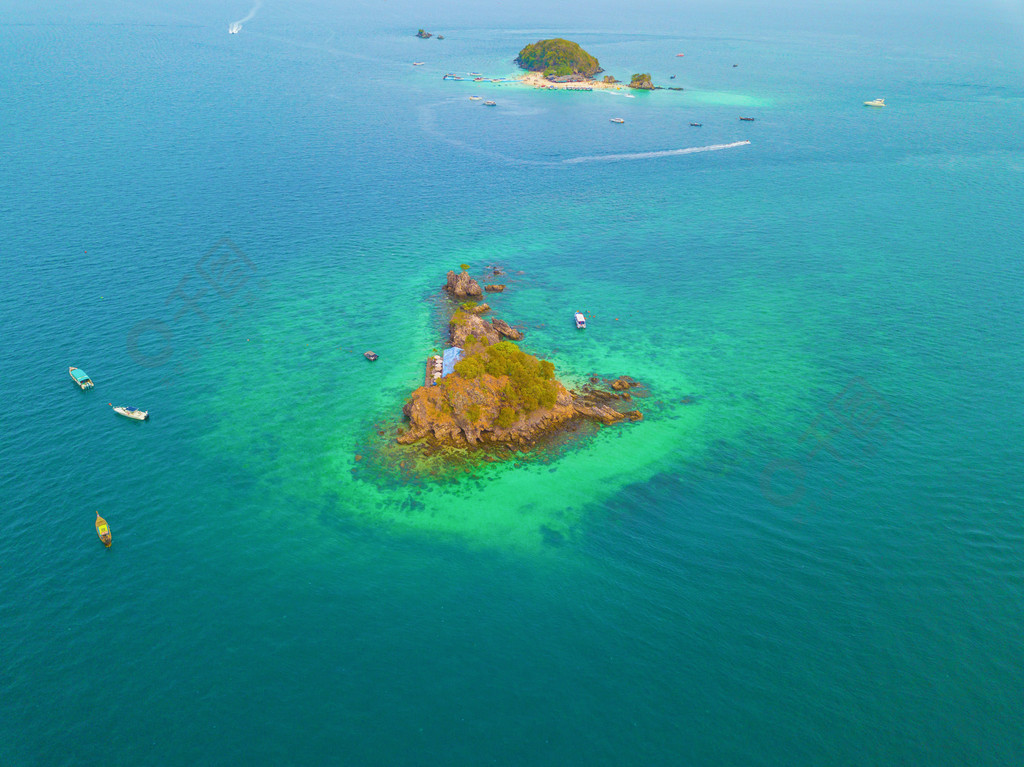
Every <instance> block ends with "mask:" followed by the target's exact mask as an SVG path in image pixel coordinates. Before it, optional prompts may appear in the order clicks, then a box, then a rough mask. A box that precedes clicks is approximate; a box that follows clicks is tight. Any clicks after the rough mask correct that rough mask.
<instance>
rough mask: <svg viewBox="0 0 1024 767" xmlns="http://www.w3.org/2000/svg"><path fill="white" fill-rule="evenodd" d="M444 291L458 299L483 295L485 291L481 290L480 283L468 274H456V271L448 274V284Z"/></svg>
mask: <svg viewBox="0 0 1024 767" xmlns="http://www.w3.org/2000/svg"><path fill="white" fill-rule="evenodd" d="M444 289H445V290H447V291H448V292H449V293H451V294H452V295H453V296H455V297H456V298H465V297H466V296H482V295H483V291H482V290H480V283H478V282H477V281H476V280H474V279H473V278H472V277H470V276H469V274H467V273H466V272H456V271H455V270H452V271H449V272H448V282H447V284H445V286H444Z"/></svg>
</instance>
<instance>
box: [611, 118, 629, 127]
mask: <svg viewBox="0 0 1024 767" xmlns="http://www.w3.org/2000/svg"><path fill="white" fill-rule="evenodd" d="M609 122H613V123H618V124H619V125H622V123H624V122H626V121H625V120H623V119H622V118H621V117H612V118H611V119H610V120H609Z"/></svg>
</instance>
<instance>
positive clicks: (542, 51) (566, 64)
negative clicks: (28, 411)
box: [516, 37, 601, 77]
mask: <svg viewBox="0 0 1024 767" xmlns="http://www.w3.org/2000/svg"><path fill="white" fill-rule="evenodd" d="M516 64H518V65H519V66H520V67H522V68H523V69H528V70H530V71H531V72H543V73H544V76H545V77H567V76H571V75H582V76H583V77H593V76H594V75H595V74H597V73H598V72H600V71H601V66H600V64H598V62H597V59H596V58H594V57H593V56H591V55H590V54H589V53H587V52H586V51H585V50H583V49H582V48H581V47H580V46H579V44H578V43H574V42H572V41H571V40H564V39H562V38H561V37H556V38H554V39H551V40H540V41H538V42H536V43H533V44H531V45H527V46H526V47H525V48H523V49H522V50H521V51H519V55H518V56H517V57H516Z"/></svg>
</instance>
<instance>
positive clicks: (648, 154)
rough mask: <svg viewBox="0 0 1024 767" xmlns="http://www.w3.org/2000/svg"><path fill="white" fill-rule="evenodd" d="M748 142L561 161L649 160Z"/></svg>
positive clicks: (569, 162) (571, 162)
mask: <svg viewBox="0 0 1024 767" xmlns="http://www.w3.org/2000/svg"><path fill="white" fill-rule="evenodd" d="M749 143H750V142H749V141H734V142H733V143H731V144H711V145H710V146H691V147H687V148H686V149H665V150H662V151H660V152H634V153H632V154H601V155H590V156H587V157H570V158H569V159H568V160H562V162H563V163H564V164H567V165H574V164H576V163H580V162H618V161H619V160H650V159H653V158H655V157H675V156H676V155H681V154H696V153H698V152H717V151H719V150H721V149H733V148H735V147H738V146H747V145H748V144H749Z"/></svg>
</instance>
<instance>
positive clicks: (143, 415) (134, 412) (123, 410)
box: [107, 402, 149, 421]
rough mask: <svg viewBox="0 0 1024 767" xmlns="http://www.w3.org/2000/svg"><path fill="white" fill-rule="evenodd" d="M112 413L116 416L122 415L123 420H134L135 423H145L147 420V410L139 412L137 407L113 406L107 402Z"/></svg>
mask: <svg viewBox="0 0 1024 767" xmlns="http://www.w3.org/2000/svg"><path fill="white" fill-rule="evenodd" d="M107 404H108V405H110V406H111V407H112V408H114V412H115V413H117V414H118V415H123V416H124V417H125V418H134V419H135V420H136V421H145V420H147V419H148V418H149V411H148V410H139V409H138V408H137V407H128V406H127V405H114V404H113V403H112V402H108V403H107Z"/></svg>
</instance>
